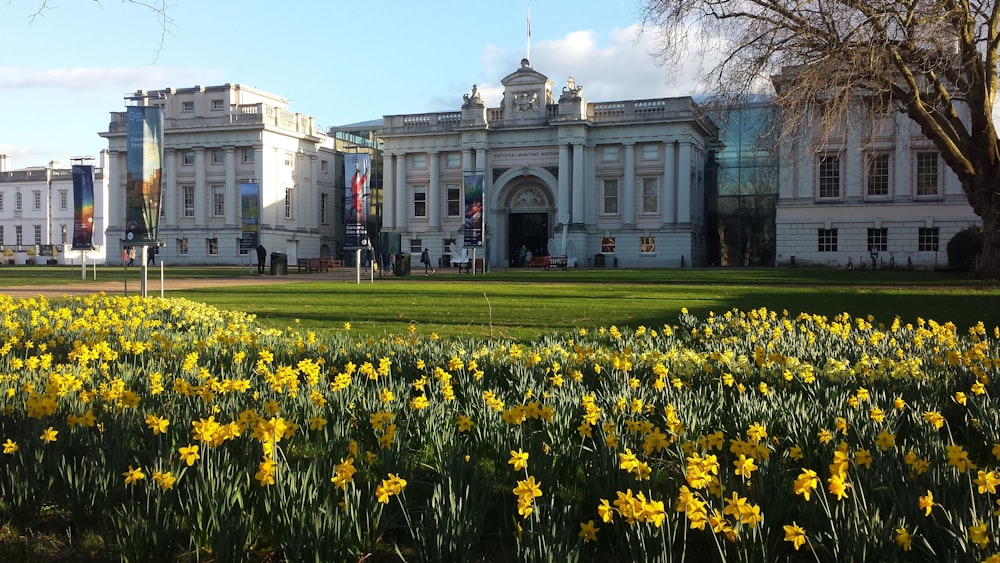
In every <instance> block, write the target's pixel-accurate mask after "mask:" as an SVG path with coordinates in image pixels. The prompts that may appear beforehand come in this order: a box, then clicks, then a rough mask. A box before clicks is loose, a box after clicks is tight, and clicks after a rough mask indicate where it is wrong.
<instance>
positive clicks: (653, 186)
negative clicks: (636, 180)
mask: <svg viewBox="0 0 1000 563" xmlns="http://www.w3.org/2000/svg"><path fill="white" fill-rule="evenodd" d="M659 211H660V179H659V178H643V179H642V214H643V215H655V214H657V213H659Z"/></svg>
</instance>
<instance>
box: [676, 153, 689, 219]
mask: <svg viewBox="0 0 1000 563" xmlns="http://www.w3.org/2000/svg"><path fill="white" fill-rule="evenodd" d="M677 222H678V223H681V224H684V223H690V222H691V143H681V144H680V146H679V147H678V148H677Z"/></svg>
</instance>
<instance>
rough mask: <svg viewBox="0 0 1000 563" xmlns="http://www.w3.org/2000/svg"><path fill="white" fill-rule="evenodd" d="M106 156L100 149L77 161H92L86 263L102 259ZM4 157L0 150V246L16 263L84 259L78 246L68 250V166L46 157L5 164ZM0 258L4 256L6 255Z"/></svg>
mask: <svg viewBox="0 0 1000 563" xmlns="http://www.w3.org/2000/svg"><path fill="white" fill-rule="evenodd" d="M107 157H108V154H107V152H106V151H101V156H100V158H99V161H98V162H93V161H91V160H89V159H81V160H80V162H79V164H87V165H92V166H93V167H94V217H93V218H94V229H93V244H94V250H88V251H86V252H87V255H86V261H87V263H91V262H104V258H105V253H106V251H107V241H106V240H105V236H104V227H105V225H107V220H108V202H107V197H106V196H107V192H108V190H107V185H108V180H107V174H106V170H107ZM7 163H8V160H7V155H0V249H2V250H10V251H11V252H13V253H14V254H13V256H11V258H10V259H12V260H14V263H16V264H24V263H25V262H26V261H27V260H35V261H36V262H37V263H40V264H44V263H46V261H48V260H56V262H57V263H59V264H80V263H81V261H82V260H84V257H83V256H82V255H81V251H76V250H72V243H73V224H74V220H75V209H76V207H75V204H74V197H73V170H72V168H70V167H66V166H64V165H62V164H60V163H58V162H51V163H49V165H48V166H32V167H28V168H21V169H17V170H8V164H7ZM53 251H54V252H53ZM112 254H114V251H112ZM0 259H2V260H5V261H6V260H7V258H6V257H5V256H0Z"/></svg>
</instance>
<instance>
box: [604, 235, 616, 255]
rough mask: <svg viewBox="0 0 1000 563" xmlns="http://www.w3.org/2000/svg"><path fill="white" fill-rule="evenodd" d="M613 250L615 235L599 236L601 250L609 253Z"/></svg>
mask: <svg viewBox="0 0 1000 563" xmlns="http://www.w3.org/2000/svg"><path fill="white" fill-rule="evenodd" d="M614 251H615V237H603V238H601V252H602V253H604V254H611V253H613V252H614Z"/></svg>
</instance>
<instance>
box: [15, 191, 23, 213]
mask: <svg viewBox="0 0 1000 563" xmlns="http://www.w3.org/2000/svg"><path fill="white" fill-rule="evenodd" d="M23 208H24V205H23V202H22V201H21V192H17V193H16V194H14V213H20V212H21V210H22V209H23Z"/></svg>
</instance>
